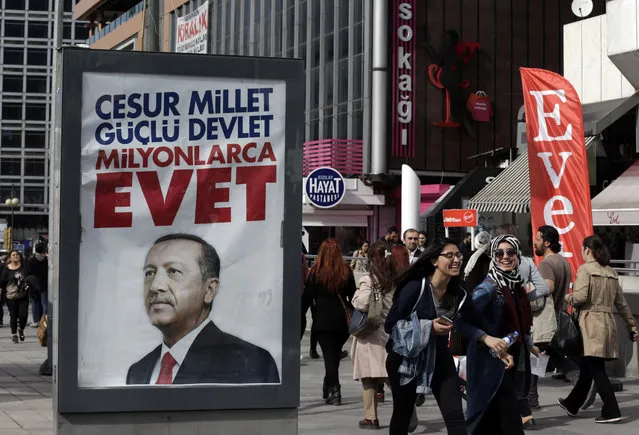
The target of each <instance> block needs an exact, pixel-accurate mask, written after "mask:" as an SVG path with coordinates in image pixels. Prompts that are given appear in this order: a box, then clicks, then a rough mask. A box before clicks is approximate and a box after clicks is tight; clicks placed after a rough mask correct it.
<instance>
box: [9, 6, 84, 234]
mask: <svg viewBox="0 0 639 435" xmlns="http://www.w3.org/2000/svg"><path fill="white" fill-rule="evenodd" d="M0 4H1V6H2V7H0V83H2V92H1V93H0V106H1V108H2V116H1V117H0V200H1V201H0V214H1V215H0V216H1V218H2V219H5V220H6V223H7V224H9V225H11V219H12V212H13V220H14V222H13V224H14V227H15V229H16V230H15V234H14V239H15V240H22V239H31V238H34V237H37V233H38V232H46V231H47V225H48V219H47V215H48V201H49V183H48V177H49V158H48V154H47V143H48V129H49V123H50V106H51V97H50V92H51V73H52V66H51V65H52V48H53V41H52V37H53V6H52V5H53V2H51V1H49V0H0ZM64 7H65V14H64V29H63V33H64V43H65V44H76V43H85V42H86V39H87V37H88V28H87V27H85V24H82V23H78V22H76V20H75V19H74V18H73V13H72V7H73V2H72V0H67V1H65V2H64ZM10 197H11V198H17V199H18V200H19V205H17V206H15V207H13V209H12V208H11V207H8V206H6V205H5V200H6V199H7V198H10Z"/></svg>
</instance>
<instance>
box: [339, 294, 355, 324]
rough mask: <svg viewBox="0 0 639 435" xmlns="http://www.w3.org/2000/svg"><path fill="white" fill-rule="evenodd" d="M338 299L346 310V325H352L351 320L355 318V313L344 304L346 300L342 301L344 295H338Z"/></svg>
mask: <svg viewBox="0 0 639 435" xmlns="http://www.w3.org/2000/svg"><path fill="white" fill-rule="evenodd" d="M337 297H338V298H339V301H340V303H341V304H342V308H344V316H345V317H346V325H347V326H348V325H350V324H351V319H352V317H353V312H352V310H351V309H350V308H348V307H347V306H346V304H345V303H344V299H342V295H341V294H339V293H337Z"/></svg>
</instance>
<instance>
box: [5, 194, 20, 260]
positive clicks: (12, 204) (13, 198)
mask: <svg viewBox="0 0 639 435" xmlns="http://www.w3.org/2000/svg"><path fill="white" fill-rule="evenodd" d="M4 203H5V204H6V205H7V206H9V207H11V230H12V231H13V218H14V212H15V208H16V207H17V206H18V205H20V199H19V198H17V197H16V195H15V188H14V186H13V185H12V186H11V197H10V198H7V200H6V201H5V202H4ZM7 249H11V248H10V247H9V248H7Z"/></svg>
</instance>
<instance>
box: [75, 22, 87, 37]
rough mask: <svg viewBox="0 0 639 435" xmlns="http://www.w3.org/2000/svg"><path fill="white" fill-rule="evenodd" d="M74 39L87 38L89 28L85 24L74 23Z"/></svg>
mask: <svg viewBox="0 0 639 435" xmlns="http://www.w3.org/2000/svg"><path fill="white" fill-rule="evenodd" d="M75 39H76V41H84V40H85V39H89V28H88V27H87V25H86V24H81V23H75Z"/></svg>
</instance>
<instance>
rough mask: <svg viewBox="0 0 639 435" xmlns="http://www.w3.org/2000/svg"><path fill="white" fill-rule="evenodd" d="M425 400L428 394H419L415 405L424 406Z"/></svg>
mask: <svg viewBox="0 0 639 435" xmlns="http://www.w3.org/2000/svg"><path fill="white" fill-rule="evenodd" d="M425 401H426V395H425V394H418V395H417V399H415V406H422V405H423V404H424V402H425Z"/></svg>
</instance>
